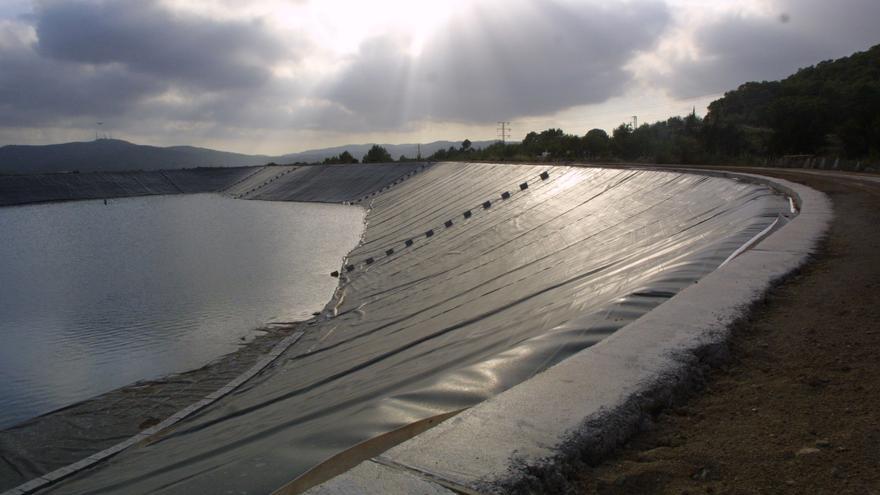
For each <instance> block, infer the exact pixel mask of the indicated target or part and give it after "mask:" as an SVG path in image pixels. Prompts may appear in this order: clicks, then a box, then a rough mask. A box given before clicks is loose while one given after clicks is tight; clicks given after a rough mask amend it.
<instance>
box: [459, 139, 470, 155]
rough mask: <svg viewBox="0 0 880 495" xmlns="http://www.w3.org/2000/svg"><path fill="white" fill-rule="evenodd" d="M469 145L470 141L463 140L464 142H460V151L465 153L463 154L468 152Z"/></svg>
mask: <svg viewBox="0 0 880 495" xmlns="http://www.w3.org/2000/svg"><path fill="white" fill-rule="evenodd" d="M471 144H472V143H471V140H470V139H465V140H464V141H462V142H461V151H465V152H466V151H469V150H470V149H471Z"/></svg>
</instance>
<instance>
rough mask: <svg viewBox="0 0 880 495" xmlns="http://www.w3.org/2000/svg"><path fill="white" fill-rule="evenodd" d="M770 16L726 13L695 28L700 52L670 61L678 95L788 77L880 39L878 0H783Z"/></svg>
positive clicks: (669, 79) (671, 82)
mask: <svg viewBox="0 0 880 495" xmlns="http://www.w3.org/2000/svg"><path fill="white" fill-rule="evenodd" d="M772 5H773V8H774V9H775V12H773V14H772V15H771V16H769V17H758V16H748V17H746V16H739V15H736V16H728V17H725V18H722V19H719V20H718V21H716V22H714V23H712V24H710V25H706V26H704V27H702V28H700V29H699V30H697V32H696V35H695V42H696V45H697V48H698V49H699V51H700V53H701V55H700V57H699V58H697V59H694V60H691V59H688V60H680V61H677V62H674V63H673V64H672V71H671V75H669V76H666V77H664V78H663V79H664V81H665V83H666V84H667V85H668V87H669V89H670V91H671V92H672V94H673V95H674V96H677V97H691V96H700V95H706V94H712V93H717V92H722V91H726V90H731V89H735V88H736V87H737V86H739V85H740V84H741V83H744V82H746V81H754V80H758V81H761V80H773V79H780V78H784V77H785V76H787V75H789V74H791V73H793V72H794V71H796V70H797V69H798V68H801V67H806V66H810V65H814V64H816V63H817V62H820V61H822V60H826V59H830V58H838V57H842V56H846V55H849V54H851V53H852V52H855V51H861V50H865V49H867V48H870V47H871V46H872V45H874V44H876V43H880V34H878V33H880V31H878V30H877V19H880V2H877V0H840V1H835V2H829V1H827V0H797V1H795V0H783V1H777V2H774V3H773V4H772Z"/></svg>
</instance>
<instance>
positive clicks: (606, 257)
mask: <svg viewBox="0 0 880 495" xmlns="http://www.w3.org/2000/svg"><path fill="white" fill-rule="evenodd" d="M346 170H347V169H346ZM543 172H547V174H546V175H545V176H544V177H543V178H542V173H543ZM290 175H294V174H290ZM340 176H341V178H340V179H339V180H338V181H336V180H333V181H329V180H328V181H325V182H322V187H323V189H322V192H319V191H311V192H308V193H307V192H298V193H297V195H298V196H297V197H298V198H303V197H309V196H308V195H309V194H314V196H311V197H314V198H319V197H320V198H338V197H342V196H346V195H348V196H350V194H347V193H345V191H348V189H347V188H349V187H350V186H349V185H347V184H345V182H346V179H345V174H344V173H340ZM354 180H361V179H360V178H355V179H354ZM315 183H317V182H315V181H313V184H315ZM521 184H527V187H521V186H520V185H521ZM336 188H339V189H341V190H342V191H340V190H337V189H336ZM279 189H281V188H279ZM505 192H509V196H507V197H503V195H502V193H505ZM321 193H323V194H326V196H324V197H322V196H320V194H321ZM273 194H275V193H273ZM282 195H283V193H282V192H281V191H279V192H278V193H277V195H276V196H274V197H281V196H282ZM316 200H320V199H316ZM787 211H788V202H787V199H786V198H785V197H783V196H781V195H778V194H776V193H775V192H774V191H772V190H771V189H769V188H768V187H765V186H760V185H755V184H751V183H746V182H740V181H735V180H729V179H722V178H712V177H705V176H700V175H692V174H680V173H674V172H656V171H634V170H609V169H589V168H574V167H550V166H524V165H520V166H514V165H485V164H440V165H436V166H433V167H432V168H430V169H428V170H427V171H425V172H424V173H421V174H417V175H414V176H413V177H412V179H410V180H408V181H406V182H402V183H400V185H399V186H398V187H395V188H392V189H390V190H389V191H387V192H386V193H384V194H381V195H378V196H376V197H375V199H374V200H373V209H372V210H371V212H370V214H369V215H368V217H367V221H368V226H367V230H366V233H365V237H364V242H363V243H362V244H361V245H360V246H359V247H358V248H357V249H355V251H354V252H353V253H352V254H351V257H350V260H349V261H348V263H347V265H348V267H350V269H348V267H346V268H343V269H341V270H340V271H341V277H342V278H341V281H340V283H341V286H340V289H339V291H338V293H337V297H336V298H335V300H334V301H332V302H331V303H330V304H329V305H328V307H327V309H326V310H325V314H326V315H327V316H326V317H325V318H324V319H322V320H321V321H319V322H317V323H314V324H312V325H309V326H304V329H305V330H306V332H307V333H306V335H305V336H304V337H303V338H302V339H301V340H300V341H299V342H298V343H297V344H296V345H294V346H293V347H291V348H290V349H289V350H288V351H287V352H286V353H285V354H283V355H282V356H281V358H280V359H279V360H278V361H276V363H275V364H274V365H273V366H271V367H270V368H268V369H267V370H266V371H265V372H263V373H262V374H261V375H259V376H257V377H256V378H254V379H253V380H251V381H249V382H247V383H245V384H244V385H243V386H242V388H240V389H239V390H237V391H236V392H235V393H233V394H232V395H230V396H227V397H226V398H224V399H222V400H221V401H219V402H217V403H216V404H215V405H213V406H211V407H209V408H208V409H206V410H205V411H204V412H202V413H200V414H198V415H197V416H195V417H194V418H193V419H191V420H188V421H186V422H184V423H182V424H180V425H179V426H178V427H176V428H174V429H173V430H172V431H169V432H167V433H165V434H162V435H161V436H160V438H158V439H157V440H155V441H154V442H153V443H152V444H150V445H148V446H143V447H137V448H133V449H130V450H128V451H125V452H123V453H122V454H120V455H118V456H117V457H115V458H113V459H111V460H110V461H109V462H108V463H107V464H105V465H103V466H102V467H99V468H97V469H94V470H90V471H87V472H83V473H80V474H78V475H76V476H75V477H74V478H73V479H71V480H68V481H66V482H63V483H61V484H60V485H58V486H57V487H55V489H54V490H53V492H57V493H227V492H234V493H268V492H271V491H272V490H274V489H276V488H278V487H279V486H281V485H283V484H284V483H286V482H288V481H290V480H292V479H293V478H295V477H297V476H298V475H300V474H302V473H303V472H305V471H307V470H308V469H309V468H311V467H313V466H315V465H316V464H318V463H319V462H321V461H322V460H324V459H326V458H328V457H330V456H332V455H333V454H336V453H338V452H340V451H342V450H344V449H347V448H349V447H351V446H353V445H355V444H357V443H359V442H361V441H363V440H366V439H368V438H371V437H374V436H376V435H379V434H382V433H384V432H387V431H390V430H392V429H395V428H397V427H400V426H402V425H405V424H409V423H412V422H414V421H417V420H420V419H423V418H426V417H429V416H433V415H436V414H440V413H443V412H448V411H453V410H456V409H460V408H463V407H468V406H472V405H474V404H476V403H478V402H480V401H482V400H485V399H486V398H488V397H491V396H492V395H494V394H497V393H499V392H501V391H503V390H505V389H507V388H509V387H511V386H513V385H515V384H516V383H519V382H521V381H522V380H526V379H528V378H529V377H531V376H533V375H535V374H536V373H540V372H541V371H542V370H544V369H546V368H547V367H549V366H552V365H553V364H554V363H557V362H559V361H561V360H562V359H565V358H566V357H567V356H570V355H571V354H573V353H575V352H577V351H579V350H582V349H584V348H585V347H588V346H590V345H592V344H594V343H596V342H598V341H599V340H601V339H602V338H604V337H605V336H607V335H609V334H610V333H612V332H613V331H615V330H616V329H618V328H620V327H621V326H623V325H626V324H627V323H629V322H631V321H633V320H634V319H636V318H638V317H639V316H641V315H643V314H644V313H645V312H647V311H649V310H650V309H652V308H654V307H656V306H657V305H658V304H660V303H662V302H663V301H665V300H667V299H668V298H670V297H672V296H673V295H674V294H675V293H677V292H678V291H679V290H681V289H682V288H684V287H686V286H688V285H690V284H693V283H695V282H696V281H698V280H699V279H700V277H702V276H704V275H705V274H707V273H709V272H711V271H712V270H714V269H715V268H716V267H717V266H718V265H719V264H721V263H722V262H723V261H724V260H725V259H726V258H727V257H728V256H729V255H730V254H731V253H733V252H734V251H735V250H736V249H737V248H738V247H740V246H741V245H743V244H744V243H745V242H746V241H748V240H749V239H751V238H752V237H753V236H754V235H755V234H757V233H758V232H760V231H762V230H763V229H765V228H766V227H768V226H769V225H771V224H772V223H773V222H774V221H776V220H777V219H778V217H779V216H780V215H783V214H785V212H787ZM468 212H469V213H468ZM392 250H393V251H392ZM370 258H372V262H370V263H367V260H368V259H370ZM111 433H112V432H95V435H108V434H111ZM83 441H84V442H85V441H88V439H83Z"/></svg>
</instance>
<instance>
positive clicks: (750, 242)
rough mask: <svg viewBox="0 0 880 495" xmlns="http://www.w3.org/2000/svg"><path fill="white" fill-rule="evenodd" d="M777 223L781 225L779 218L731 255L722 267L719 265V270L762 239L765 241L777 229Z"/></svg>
mask: <svg viewBox="0 0 880 495" xmlns="http://www.w3.org/2000/svg"><path fill="white" fill-rule="evenodd" d="M777 223H779V217H776V220H773V223H771V224H770V225H768V226H767V227H766V228H765V229H764V230H762V231H760V232H758V233H757V234H755V235H754V237H752V238H751V239H749V240H748V241H746V243H745V244H743V245H742V246H740V247H739V248H737V250H736V251H734V252H733V253H731V254H730V256H728V257H727V259H726V260H724V262H722V263H721V264H720V265H718V268H721V267H722V266H724V265H726V264H727V263H728V262H730V261H731V260H733V259H734V258H736V257H737V256H739V255H741V254H742V253H743V252H744V251H745V250H746V249H748V248H750V247H752V246H754V245H755V244H757V243H758V241H760V240H761V239H763V238H764V236H766V235H767V234H769V233H770V231H771V230H773V227H775V226H776V224H777Z"/></svg>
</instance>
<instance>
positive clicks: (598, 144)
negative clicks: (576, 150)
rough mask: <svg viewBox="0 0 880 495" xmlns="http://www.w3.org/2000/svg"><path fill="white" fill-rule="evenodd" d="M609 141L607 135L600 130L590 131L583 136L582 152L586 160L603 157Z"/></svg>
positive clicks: (606, 151)
mask: <svg viewBox="0 0 880 495" xmlns="http://www.w3.org/2000/svg"><path fill="white" fill-rule="evenodd" d="M609 141H610V139H609V138H608V133H607V132H605V131H604V130H602V129H591V130H590V131H589V132H587V134H586V135H585V136H584V151H586V153H587V157H588V158H596V157H600V156H604V155H606V154H607V153H608V144H609Z"/></svg>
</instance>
